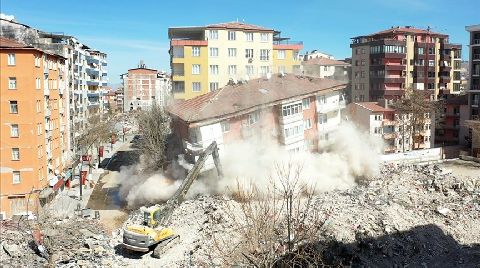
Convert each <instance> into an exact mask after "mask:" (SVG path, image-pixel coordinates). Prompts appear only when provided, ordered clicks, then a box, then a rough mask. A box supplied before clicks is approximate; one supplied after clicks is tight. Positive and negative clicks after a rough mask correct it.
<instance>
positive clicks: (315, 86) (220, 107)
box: [167, 74, 346, 123]
mask: <svg viewBox="0 0 480 268" xmlns="http://www.w3.org/2000/svg"><path fill="white" fill-rule="evenodd" d="M345 86H346V84H345V83H342V82H339V81H335V80H330V79H321V78H311V77H303V76H296V75H293V74H287V75H285V76H280V75H272V77H271V78H270V79H266V78H259V79H254V80H250V81H248V82H247V83H243V84H237V85H227V86H225V87H223V88H221V89H220V90H217V91H213V92H210V93H207V94H205V95H201V96H198V97H196V98H193V99H190V100H186V101H181V102H177V103H175V104H173V105H171V106H169V107H168V108H167V111H168V112H169V113H170V114H172V115H174V116H176V117H179V118H180V119H182V120H183V121H186V122H188V123H194V122H199V121H204V120H208V119H214V118H220V117H224V116H228V115H233V114H238V113H247V112H250V110H251V109H252V108H256V107H261V106H271V105H275V104H276V103H280V102H281V101H283V100H288V99H290V98H295V97H301V96H306V95H311V94H314V93H317V92H319V91H333V90H338V89H341V88H339V87H342V88H344V87H345Z"/></svg>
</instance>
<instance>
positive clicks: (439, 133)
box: [435, 94, 469, 146]
mask: <svg viewBox="0 0 480 268" xmlns="http://www.w3.org/2000/svg"><path fill="white" fill-rule="evenodd" d="M467 119H468V95H465V94H464V95H456V94H455V95H453V94H450V95H445V96H444V107H443V111H442V112H441V113H440V115H439V120H438V123H437V124H436V125H435V143H436V144H438V145H464V146H465V145H467V144H468V139H469V135H468V127H467V126H466V125H465V120H467Z"/></svg>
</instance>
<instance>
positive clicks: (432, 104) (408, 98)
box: [392, 90, 442, 150]
mask: <svg viewBox="0 0 480 268" xmlns="http://www.w3.org/2000/svg"><path fill="white" fill-rule="evenodd" d="M392 107H393V108H395V110H396V113H397V114H398V116H399V119H398V121H399V122H400V125H401V127H402V129H401V133H402V135H403V136H404V137H405V136H408V137H409V138H411V139H412V148H411V149H413V150H416V149H417V150H418V149H420V145H421V144H422V143H424V141H425V140H424V137H425V131H426V129H425V126H426V124H428V123H430V122H432V116H434V115H435V114H436V113H437V112H438V111H439V110H440V108H441V107H442V102H440V101H432V100H430V99H429V95H428V94H425V92H423V91H420V90H407V91H406V94H405V96H404V97H403V98H401V99H399V100H398V101H396V102H394V103H393V104H392ZM405 134H407V135H405ZM403 146H404V148H405V141H404V142H403Z"/></svg>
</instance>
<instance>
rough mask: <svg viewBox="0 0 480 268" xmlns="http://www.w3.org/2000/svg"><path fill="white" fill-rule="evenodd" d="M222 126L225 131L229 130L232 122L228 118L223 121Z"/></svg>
mask: <svg viewBox="0 0 480 268" xmlns="http://www.w3.org/2000/svg"><path fill="white" fill-rule="evenodd" d="M220 126H221V127H222V131H223V132H229V131H230V122H229V121H228V120H227V121H223V122H221V123H220Z"/></svg>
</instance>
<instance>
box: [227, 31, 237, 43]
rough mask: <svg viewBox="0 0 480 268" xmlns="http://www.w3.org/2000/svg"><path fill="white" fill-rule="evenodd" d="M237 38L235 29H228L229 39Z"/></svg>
mask: <svg viewBox="0 0 480 268" xmlns="http://www.w3.org/2000/svg"><path fill="white" fill-rule="evenodd" d="M236 39H237V37H236V33H235V32H234V31H228V40H230V41H235V40H236Z"/></svg>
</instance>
